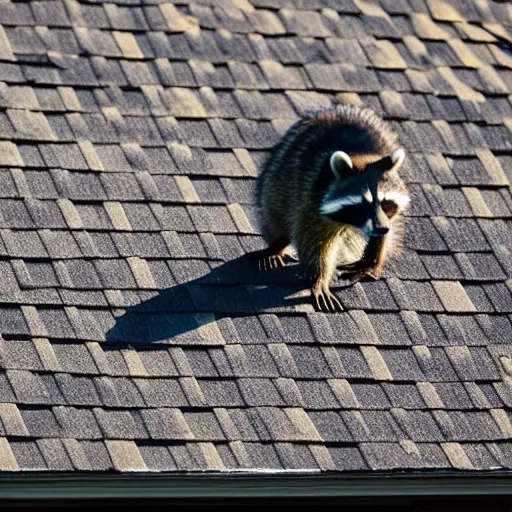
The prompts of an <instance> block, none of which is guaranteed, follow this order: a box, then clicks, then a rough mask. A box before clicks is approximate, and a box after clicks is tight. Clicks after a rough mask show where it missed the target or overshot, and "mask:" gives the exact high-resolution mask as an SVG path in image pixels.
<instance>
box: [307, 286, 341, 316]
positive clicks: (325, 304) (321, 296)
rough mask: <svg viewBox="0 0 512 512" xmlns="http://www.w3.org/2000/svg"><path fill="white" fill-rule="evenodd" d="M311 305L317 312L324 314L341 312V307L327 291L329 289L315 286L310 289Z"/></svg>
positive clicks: (335, 298) (329, 291)
mask: <svg viewBox="0 0 512 512" xmlns="http://www.w3.org/2000/svg"><path fill="white" fill-rule="evenodd" d="M311 293H312V295H313V304H314V306H315V309H316V310H317V311H323V312H324V313H336V312H341V311H343V306H342V305H341V302H340V301H339V300H338V299H337V297H336V296H335V295H334V294H333V293H332V292H331V290H329V287H324V286H322V285H315V286H313V288H312V289H311Z"/></svg>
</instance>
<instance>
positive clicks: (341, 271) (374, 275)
mask: <svg viewBox="0 0 512 512" xmlns="http://www.w3.org/2000/svg"><path fill="white" fill-rule="evenodd" d="M337 273H338V277H341V278H343V279H350V280H351V281H352V282H353V283H357V282H358V281H361V280H362V279H365V278H371V279H375V280H376V279H379V278H380V275H381V273H382V269H381V268H380V267H379V266H377V265H373V266H368V265H365V263H364V261H357V262H355V263H350V264H349V265H341V266H339V267H338V268H337Z"/></svg>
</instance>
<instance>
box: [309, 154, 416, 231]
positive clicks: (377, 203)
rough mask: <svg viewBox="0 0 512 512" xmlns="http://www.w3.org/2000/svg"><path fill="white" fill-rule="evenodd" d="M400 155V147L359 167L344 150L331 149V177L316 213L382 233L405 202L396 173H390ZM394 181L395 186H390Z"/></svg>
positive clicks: (406, 198)
mask: <svg viewBox="0 0 512 512" xmlns="http://www.w3.org/2000/svg"><path fill="white" fill-rule="evenodd" d="M404 159H405V153H404V151H403V149H397V150H396V151H394V152H393V153H391V155H389V156H386V157H384V158H381V159H380V160H377V161H376V162H372V163H370V164H368V165H366V167H365V168H364V170H359V169H357V168H355V166H354V164H353V162H352V159H351V158H350V156H349V155H347V153H344V152H343V151H336V152H334V153H333V154H332V156H331V158H330V162H329V165H330V168H331V171H332V173H333V175H334V181H333V182H332V183H331V184H330V186H329V188H328V189H327V192H326V193H325V195H324V197H323V199H322V201H321V202H320V207H319V212H320V214H321V215H323V216H325V217H328V218H329V219H331V220H333V221H335V222H338V223H340V224H348V225H351V226H354V227H356V228H358V229H361V230H362V231H364V232H365V233H367V234H369V235H370V234H372V235H385V234H386V233H387V232H388V230H389V227H390V225H391V222H392V220H393V218H394V217H395V216H396V215H397V214H398V213H400V212H402V211H403V210H404V209H405V208H406V206H407V205H408V203H409V196H408V194H407V191H406V190H405V189H404V187H403V185H401V181H400V180H399V179H398V174H395V175H393V174H392V173H397V171H398V168H399V167H400V166H401V165H402V163H403V161H404ZM385 173H386V174H385ZM394 176H395V179H393V177H394ZM394 181H395V183H397V186H393V182H394Z"/></svg>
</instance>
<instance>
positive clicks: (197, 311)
mask: <svg viewBox="0 0 512 512" xmlns="http://www.w3.org/2000/svg"><path fill="white" fill-rule="evenodd" d="M300 268H301V267H300V266H299V265H289V266H287V267H285V268H278V269H273V270H269V271H259V270H258V264H257V262H255V261H254V260H253V259H251V258H249V257H248V256H247V255H244V256H241V257H239V258H237V259H235V260H231V261H229V262H227V263H224V264H222V265H220V266H219V267H217V268H215V269H214V270H212V271H211V272H210V273H208V274H207V275H204V276H202V277H200V278H198V279H195V280H193V281H189V282H186V283H182V284H179V285H176V286H174V287H172V288H168V289H165V290H162V291H160V292H159V294H158V295H156V296H155V297H153V298H151V299H149V300H147V301H145V302H142V303H140V304H138V305H136V306H132V307H130V308H128V309H127V310H126V312H125V313H124V314H123V315H122V316H120V317H118V318H117V320H116V323H115V325H114V326H113V327H112V328H111V329H110V330H109V331H108V332H107V333H106V335H105V339H106V341H107V342H122V343H133V344H137V343H157V342H167V343H168V342H169V341H171V340H173V341H174V342H175V343H187V342H188V343H197V342H199V339H198V337H199V338H202V339H204V338H211V337H215V336H220V332H219V330H218V329H219V328H218V325H219V324H220V325H221V324H222V320H221V319H222V318H225V317H234V316H246V315H253V314H259V313H274V312H283V311H292V312H293V311H296V309H295V305H297V304H307V303H308V301H310V295H309V291H308V288H309V287H308V285H307V283H306V281H305V280H304V279H303V278H301V277H300ZM212 322H216V325H213V326H212V325H210V324H211V323H212ZM226 335H227V334H226Z"/></svg>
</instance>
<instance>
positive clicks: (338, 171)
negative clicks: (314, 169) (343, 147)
mask: <svg viewBox="0 0 512 512" xmlns="http://www.w3.org/2000/svg"><path fill="white" fill-rule="evenodd" d="M329 164H330V166H331V171H332V173H333V174H334V177H335V178H336V179H337V180H339V179H340V178H341V175H342V174H343V170H344V169H347V168H349V169H352V168H353V167H354V164H353V163H352V159H351V158H350V157H349V156H348V155H347V153H345V152H344V151H335V152H334V153H333V154H332V155H331V159H330V160H329Z"/></svg>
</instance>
